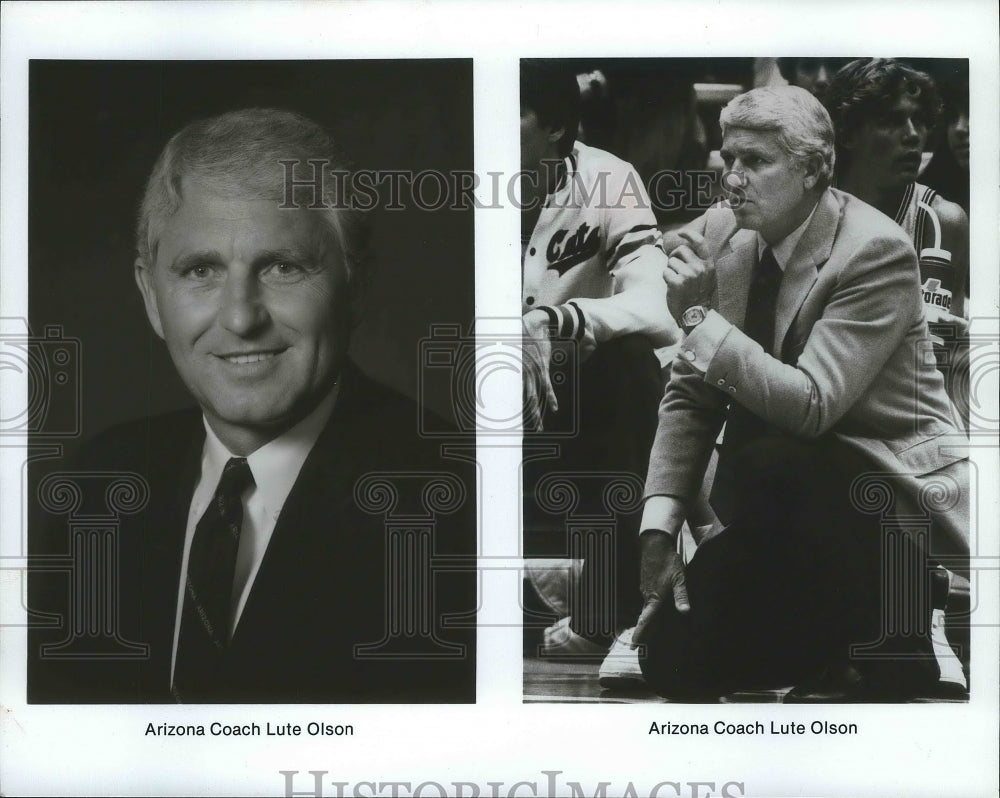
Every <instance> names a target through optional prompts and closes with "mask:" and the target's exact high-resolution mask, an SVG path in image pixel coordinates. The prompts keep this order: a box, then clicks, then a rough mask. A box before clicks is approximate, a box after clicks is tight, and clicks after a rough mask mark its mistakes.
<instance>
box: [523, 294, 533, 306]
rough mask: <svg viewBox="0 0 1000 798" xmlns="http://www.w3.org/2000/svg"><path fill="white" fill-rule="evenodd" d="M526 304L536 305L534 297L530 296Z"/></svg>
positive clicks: (525, 301)
mask: <svg viewBox="0 0 1000 798" xmlns="http://www.w3.org/2000/svg"><path fill="white" fill-rule="evenodd" d="M524 304H525V305H534V304H535V298H534V297H533V296H529V297H528V298H527V299H526V300H524Z"/></svg>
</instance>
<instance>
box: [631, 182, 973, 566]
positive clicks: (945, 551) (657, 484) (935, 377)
mask: <svg viewBox="0 0 1000 798" xmlns="http://www.w3.org/2000/svg"><path fill="white" fill-rule="evenodd" d="M692 226H693V227H694V228H695V229H696V230H697V231H698V232H700V233H701V234H702V235H704V236H705V239H706V242H707V244H708V246H709V247H710V249H711V257H712V258H713V260H714V261H715V265H716V270H717V288H716V293H715V297H714V299H713V303H712V307H713V308H715V309H716V311H717V312H718V313H719V314H721V315H722V316H723V317H724V318H725V320H726V321H728V322H730V323H731V325H733V326H731V327H730V328H729V331H728V333H727V334H725V336H724V337H723V339H722V340H721V342H712V344H711V345H712V346H714V345H715V344H716V343H718V348H717V349H716V350H715V351H714V353H713V354H712V355H711V358H710V363H709V365H708V368H707V370H706V371H705V372H704V373H702V372H701V371H700V370H698V369H696V368H694V367H693V366H692V364H691V363H690V362H689V361H688V360H687V359H686V357H690V355H686V354H685V351H686V350H687V351H692V350H695V349H698V348H699V343H701V344H702V348H704V345H705V343H706V342H705V341H700V337H704V335H706V333H703V332H702V330H701V328H695V330H694V331H693V332H692V333H691V335H690V336H689V338H688V341H687V342H686V343H685V344H683V345H682V347H681V351H680V352H679V356H678V358H677V359H676V360H675V362H674V365H673V369H672V375H671V380H670V383H669V385H668V387H667V390H666V393H665V395H664V398H663V401H662V403H661V405H660V423H659V427H658V429H657V435H656V440H655V443H654V445H653V449H652V453H651V456H650V465H649V473H648V478H647V484H646V495H647V497H648V496H653V495H671V496H677V497H680V498H683V499H688V498H690V497H692V496H694V495H695V493H696V492H697V490H698V488H699V486H700V483H701V480H702V478H703V475H704V472H705V468H706V464H707V462H708V459H709V456H710V453H711V450H712V446H713V443H714V442H715V440H716V437H717V435H718V432H719V429H720V427H721V425H722V422H723V421H724V419H725V413H726V407H727V405H728V404H729V403H730V402H740V403H742V404H743V405H744V406H745V407H747V408H748V409H749V410H750V411H752V412H753V413H754V414H755V415H757V416H758V417H761V418H763V419H766V420H767V421H768V422H769V423H771V424H772V425H774V426H776V427H778V428H779V429H781V430H782V431H784V432H786V433H788V434H790V435H793V436H795V437H799V438H806V439H809V438H816V437H818V436H820V435H826V434H833V435H835V436H837V438H839V439H840V440H841V441H843V442H844V443H845V444H847V445H848V446H850V447H851V448H853V449H855V450H857V451H859V452H860V453H861V454H862V455H863V456H864V457H865V458H866V459H867V460H868V461H869V462H870V463H871V464H872V474H871V475H870V476H871V478H872V480H878V481H880V482H881V483H882V487H883V488H886V489H887V490H888V491H890V492H894V493H895V494H896V508H895V509H896V511H897V512H898V513H899V514H906V513H918V514H919V513H930V514H931V515H933V516H934V520H935V521H936V522H937V523H936V524H935V531H936V533H937V534H936V536H935V539H934V541H933V548H934V552H933V553H934V554H937V555H940V556H942V557H954V558H956V559H955V560H953V561H951V560H950V561H949V567H955V568H958V569H959V570H961V567H960V564H959V561H960V560H961V558H963V557H967V556H968V552H969V543H968V541H969V509H968V479H969V476H968V462H967V460H966V457H967V445H968V441H967V438H966V437H965V436H964V434H962V433H960V432H959V431H958V430H956V428H955V426H954V424H953V421H952V420H953V418H954V415H953V411H952V408H951V405H950V402H949V400H948V397H947V395H946V393H945V390H944V383H943V379H942V376H941V374H940V372H938V370H937V368H936V366H935V364H934V359H933V357H932V356H931V357H929V353H930V349H929V344H930V341H929V336H928V332H927V324H926V321H925V320H924V313H923V306H922V298H921V294H920V289H919V285H920V283H919V271H918V268H917V258H916V255H915V253H914V251H913V246H912V244H911V243H910V241H909V240H908V239H907V237H906V235H905V234H904V233H903V231H902V230H901V229H900V228H899V227H898V226H897V225H896V224H894V223H893V221H892V220H891V219H889V218H888V217H887V216H885V215H884V214H882V213H879V212H878V211H877V210H875V209H874V208H872V207H871V206H870V205H867V204H866V203H864V202H862V201H861V200H859V199H857V198H856V197H854V196H852V195H850V194H847V193H845V192H842V191H838V190H836V189H829V190H828V191H826V192H825V193H824V194H823V195H822V196H821V198H820V200H819V203H818V206H817V208H816V212H815V214H814V215H813V217H812V219H811V220H810V222H809V225H808V226H807V227H806V229H805V231H804V233H803V235H802V237H801V239H799V242H798V244H797V245H796V247H795V249H794V251H793V252H792V255H791V257H790V258H789V262H788V263H787V264H785V274H784V278H783V280H782V284H781V289H780V292H779V295H778V302H777V310H776V316H775V333H774V342H773V350H772V351H774V352H779V353H781V359H779V358H777V357H771V356H770V355H768V354H767V353H766V352H765V351H764V349H763V348H762V347H761V346H760V345H759V344H758V343H756V342H755V341H754V340H753V339H752V338H750V337H749V336H747V335H745V334H744V333H743V332H742V331H741V328H742V326H743V323H744V318H745V315H746V305H747V295H748V293H749V289H750V282H751V276H752V272H753V269H754V265H755V263H756V261H757V235H756V233H755V232H754V231H752V230H743V229H740V228H739V227H737V224H736V218H735V216H734V215H733V213H732V211H730V210H728V209H714V210H710V211H708V212H707V213H705V214H704V215H703V216H702V217H700V218H699V219H697V220H695V222H693V223H692ZM922 347H923V349H922ZM709 348H710V347H709ZM699 361H700V359H699ZM932 483H933V484H932ZM937 487H940V488H941V492H939V491H937V489H936V488H937ZM872 489H874V490H875V492H876V493H878V492H879V491H880V490H881V488H880V487H876V486H875V485H874V482H873V484H872V485H871V486H870V487H869V491H871V490H872ZM945 494H946V495H945ZM845 500H847V497H845ZM862 500H863V501H864V500H870V501H874V502H875V503H876V504H877V499H876V497H875V496H874V495H873V494H872V493H870V492H869V494H868V497H867V499H862ZM872 509H873V510H874V509H876V508H874V507H873V508H872Z"/></svg>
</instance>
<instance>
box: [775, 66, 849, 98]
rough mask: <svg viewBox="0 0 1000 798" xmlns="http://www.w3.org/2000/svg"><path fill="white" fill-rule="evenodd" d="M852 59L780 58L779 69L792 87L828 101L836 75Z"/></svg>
mask: <svg viewBox="0 0 1000 798" xmlns="http://www.w3.org/2000/svg"><path fill="white" fill-rule="evenodd" d="M850 60H851V59H850V58H779V59H778V69H779V70H780V72H781V77H783V78H784V79H785V80H787V81H788V84H789V85H790V86H798V87H799V88H800V89H805V90H806V91H808V92H810V93H811V94H812V95H813V96H814V97H816V98H817V99H818V100H819V101H820V102H825V101H826V92H827V89H828V88H829V87H830V81H831V80H833V76H834V74H836V72H837V70H838V69H840V68H841V67H842V66H844V65H845V64H847V63H848V62H849V61H850Z"/></svg>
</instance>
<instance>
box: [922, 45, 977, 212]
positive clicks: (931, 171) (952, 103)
mask: <svg viewBox="0 0 1000 798" xmlns="http://www.w3.org/2000/svg"><path fill="white" fill-rule="evenodd" d="M939 85H940V89H941V100H942V120H941V122H942V129H941V130H940V131H939V136H938V142H937V146H936V147H935V148H934V156H933V157H932V159H931V162H930V164H929V165H928V167H927V169H926V170H925V171H924V173H923V174H922V175H921V176H920V178H921V182H922V183H925V184H926V185H928V186H930V187H931V188H933V189H935V190H936V191H937V192H938V193H940V194H941V195H942V196H945V197H947V198H948V199H950V200H952V201H953V202H957V203H958V204H959V205H961V206H962V208H963V210H964V211H965V212H966V213H968V212H969V73H968V65H967V64H963V66H962V67H961V68H959V69H956V70H954V71H952V72H951V73H950V74H948V75H947V76H946V77H944V78H943V79H942V80H941V81H940V83H939Z"/></svg>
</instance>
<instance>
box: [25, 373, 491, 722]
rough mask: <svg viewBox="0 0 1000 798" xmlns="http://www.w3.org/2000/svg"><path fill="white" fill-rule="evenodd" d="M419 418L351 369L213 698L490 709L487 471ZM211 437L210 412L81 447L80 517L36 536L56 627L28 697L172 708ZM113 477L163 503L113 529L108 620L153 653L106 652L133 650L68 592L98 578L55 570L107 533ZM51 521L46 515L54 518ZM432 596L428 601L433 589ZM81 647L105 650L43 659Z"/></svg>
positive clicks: (40, 579) (40, 639) (34, 640)
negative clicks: (482, 703)
mask: <svg viewBox="0 0 1000 798" xmlns="http://www.w3.org/2000/svg"><path fill="white" fill-rule="evenodd" d="M417 412H418V411H417V407H416V405H415V404H414V403H413V402H411V401H410V400H408V399H405V398H403V397H402V396H399V395H397V394H395V393H394V392H391V391H390V390H388V389H387V388H384V387H382V386H379V385H377V384H376V383H374V382H372V381H370V380H368V379H367V378H366V377H364V376H363V375H362V374H361V373H360V372H359V371H357V370H355V369H353V368H348V369H347V370H346V373H345V374H344V375H343V376H342V381H341V389H340V394H339V396H338V399H337V403H336V405H335V408H334V411H333V414H332V416H331V419H330V421H329V423H328V424H327V426H326V428H325V429H324V430H323V432H322V433H321V435H320V437H319V439H318V440H317V442H316V445H315V447H314V448H313V450H312V452H311V453H310V454H309V456H308V458H307V460H306V462H305V464H304V465H303V467H302V470H301V472H300V473H299V476H298V479H297V480H296V482H295V484H294V486H293V488H292V491H291V493H290V494H289V496H288V499H287V501H286V502H285V505H284V508H283V509H282V511H281V514H280V516H279V518H278V521H277V524H276V526H275V530H274V533H273V536H272V538H271V540H270V544H269V546H268V549H267V552H266V554H265V557H264V560H263V562H262V564H261V567H260V570H259V571H258V573H257V576H256V579H255V581H254V584H253V588H252V591H251V594H250V596H249V599H248V601H247V604H246V606H245V608H244V611H243V614H242V617H241V619H240V622H239V624H238V626H237V629H236V631H235V633H234V636H233V638H232V641H231V645H230V648H229V650H228V653H227V659H228V661H227V663H226V669H227V671H228V674H229V679H228V684H227V686H226V687H225V688H224V689H223V690H221V691H220V692H219V693H218V694H217V695H213V696H211V697H208V698H206V700H210V701H212V702H253V703H257V702H288V703H291V702H310V703H322V702H352V701H379V702H415V701H434V702H460V701H463V702H464V701H475V650H474V645H475V610H476V600H477V598H476V577H475V571H474V567H475V542H476V523H475V506H476V498H475V477H474V472H473V469H474V466H473V465H472V463H471V462H468V461H465V462H463V461H462V460H455V459H450V458H449V459H447V460H445V459H442V458H441V457H440V456H439V451H438V450H439V444H438V442H437V441H428V440H425V439H422V438H421V437H420V436H419V434H418V415H417ZM203 442H204V429H203V426H202V417H201V413H200V411H198V410H196V409H195V410H190V411H182V412H177V413H172V414H169V415H166V416H162V417H158V418H152V419H147V420H144V421H140V422H137V423H132V424H128V425H123V426H120V427H116V428H114V429H112V430H110V431H108V432H106V433H105V434H103V435H101V436H100V437H99V438H98V439H96V440H95V441H93V442H92V443H91V444H89V445H88V446H86V447H84V449H83V452H82V455H81V456H80V458H79V460H78V462H77V463H76V464H75V466H74V468H73V472H74V473H73V474H70V475H69V477H70V481H75V482H76V483H77V485H78V486H79V493H80V496H79V501H78V502H77V503H76V505H75V507H74V509H73V510H72V512H71V513H70V518H69V522H70V523H69V524H67V515H66V513H60V514H59V515H53V514H52V513H51V512H49V513H46V514H47V515H48V516H49V518H48V520H49V522H50V523H48V524H46V525H45V526H46V527H47V528H48V529H49V530H50V534H49V535H48V536H46V538H45V539H44V540H42V539H41V538H40V537H39V536H38V535H37V534H32V539H33V540H32V542H33V554H34V555H35V557H36V560H35V562H36V563H38V564H41V567H42V568H43V570H42V571H36V572H34V573H33V574H32V576H31V585H30V590H29V594H30V596H31V603H32V609H33V610H43V611H47V612H51V613H53V614H54V615H53V616H51V617H54V618H57V619H59V625H58V626H55V627H47V628H46V627H43V628H36V629H34V630H33V631H32V632H31V634H30V635H29V655H28V656H29V669H28V700H29V701H31V702H40V703H77V702H99V703H126V702H169V701H172V700H173V699H172V698H171V696H170V693H169V674H170V661H171V649H172V637H173V630H174V618H175V613H176V604H177V588H178V579H179V571H180V564H181V554H182V546H183V539H184V529H185V520H186V515H187V512H188V508H189V504H190V500H191V495H192V491H193V489H194V485H195V483H196V480H197V477H198V470H199V462H200V457H201V449H202V444H203ZM112 472H114V473H118V474H129V473H131V474H133V475H138V477H139V478H141V480H142V481H144V482H145V484H146V486H147V487H148V497H147V498H148V501H147V503H146V506H145V507H144V508H143V509H141V510H140V511H138V512H135V513H132V514H128V512H127V510H128V507H127V505H128V501H129V499H128V497H125V499H124V500H121V499H119V500H118V502H117V504H118V506H119V507H125V512H124V513H118V520H117V521H116V522H112V523H111V524H109V528H113V527H114V526H115V524H116V523H117V530H116V535H115V537H116V543H115V545H116V546H117V552H118V563H119V564H118V568H117V582H118V585H117V598H116V599H114V600H113V610H114V612H115V613H116V614H117V619H116V620H111V621H107V620H104V621H100V622H97V625H98V626H100V625H101V624H102V623H103V624H104V625H105V626H107V625H109V624H110V625H111V626H113V627H114V628H115V629H116V633H117V636H118V637H119V638H121V639H122V640H123V641H125V643H138V644H145V645H146V646H148V655H147V656H145V657H140V658H134V657H133V658H128V657H125V658H121V659H115V658H112V657H109V656H108V655H109V653H110V654H112V655H114V653H115V651H116V650H117V651H118V653H122V650H123V647H122V646H115V645H111V644H109V643H108V640H107V635H106V634H104V635H102V634H101V630H100V629H96V630H95V629H89V630H88V629H82V630H80V629H78V630H77V632H76V634H75V636H74V634H73V629H72V622H71V619H72V617H73V610H72V604H71V600H70V596H71V595H73V594H74V592H75V593H76V594H77V599H76V600H77V601H79V600H80V598H79V596H80V595H81V590H80V588H81V586H82V593H83V594H84V595H86V594H87V592H88V590H89V588H87V587H86V585H87V584H88V580H89V579H90V577H86V576H81V575H80V574H79V573H78V574H77V577H78V578H76V579H75V581H74V580H72V579H70V577H69V574H68V573H67V572H66V571H65V570H63V571H60V570H56V571H54V572H47V571H45V570H44V569H45V568H47V567H51V565H52V563H55V564H56V565H58V564H59V563H60V556H62V557H63V559H65V554H66V553H67V552H68V551H71V550H73V549H72V548H71V547H72V546H79V545H80V544H79V540H81V539H82V538H80V536H79V535H78V534H77V531H74V530H78V525H79V524H80V523H81V519H82V523H83V525H84V526H85V527H87V528H93V527H95V525H99V524H95V521H94V520H93V519H95V518H96V516H95V512H97V510H96V509H95V508H98V506H99V505H104V504H106V503H107V502H108V501H109V500H111V498H112V496H111V493H109V492H108V487H107V486H108V484H109V480H110V479H113V474H112ZM366 475H367V478H366ZM131 479H132V480H134V479H135V477H132V478H131ZM63 481H65V480H63ZM57 489H58V484H56V483H49V484H46V483H45V481H44V480H41V484H40V485H39V491H40V492H39V494H38V495H39V497H40V498H41V501H42V502H43V503H44V504H46V505H47V506H48V508H49V510H51V509H53V506H54V504H53V496H57ZM54 491H55V492H54ZM102 491H103V495H101V494H102ZM139 503H141V502H139ZM55 504H56V505H58V500H57V501H56V502H55ZM56 509H57V510H65V509H66V505H62V506H58V507H56ZM105 510H106V507H105ZM40 515H41V513H39V514H38V515H36V517H35V519H34V520H35V521H38V522H41V521H42V519H41V517H40ZM88 519H90V520H88ZM74 525H76V526H74ZM88 525H89V526H88ZM40 526H41V524H40V523H39V524H35V525H34V526H33V528H32V532H33V533H35V532H36V529H37V528H40ZM429 530H430V531H429ZM91 534H92V533H91ZM74 535H75V536H76V537H74ZM84 537H86V535H84ZM71 540H74V541H77V542H76V543H72V544H71V543H70V541H71ZM74 556H75V555H74ZM53 558H54V559H53ZM46 563H48V566H47V565H46ZM401 577H402V578H401ZM406 577H408V578H406ZM70 584H74V585H75V587H74V588H73V589H72V590H68V589H67V588H68V587H69V585H70ZM424 588H426V591H427V596H430V597H431V598H430V599H427V598H422V596H424V592H423V591H424ZM111 589H112V590H113V589H114V588H113V587H112V588H111ZM94 595H97V594H94ZM83 600H84V601H86V598H84V599H83ZM102 600H103V599H100V598H99V599H98V602H100V601H102ZM87 617H90V618H95V617H97V618H106V617H107V616H106V615H102V614H101V612H100V611H98V612H97V613H96V614H95V613H93V612H91V613H90V614H89V615H88V616H87ZM91 623H92V624H93V623H94V622H93V621H92V622H91ZM456 624H457V625H456ZM81 631H82V632H83V634H82V635H81V634H80V632H81ZM95 632H96V633H97V634H96V637H95V636H94V633H95ZM67 639H71V640H72V642H73V645H70V646H68V647H67V648H65V649H63V650H62V651H63V653H66V652H69V653H73V654H76V655H79V654H80V653H81V652H85V651H87V650H88V646H89V647H90V648H91V649H93V650H95V651H98V653H101V656H99V657H97V658H95V659H89V660H88V659H79V658H76V657H71V658H63V657H59V656H52V653H53V652H52V650H51V649H50V651H49V654H48V655H45V654H42V653H40V652H41V648H40V647H41V646H44V645H46V644H49V645H51V644H54V643H55V644H58V643H59V642H60V641H65V640H67ZM357 646H362V648H360V649H359V648H357ZM365 646H367V647H365ZM126 647H127V646H126ZM102 652H103V653H102ZM55 653H56V654H57V655H58V653H59V651H58V649H57V650H56V651H55Z"/></svg>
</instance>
